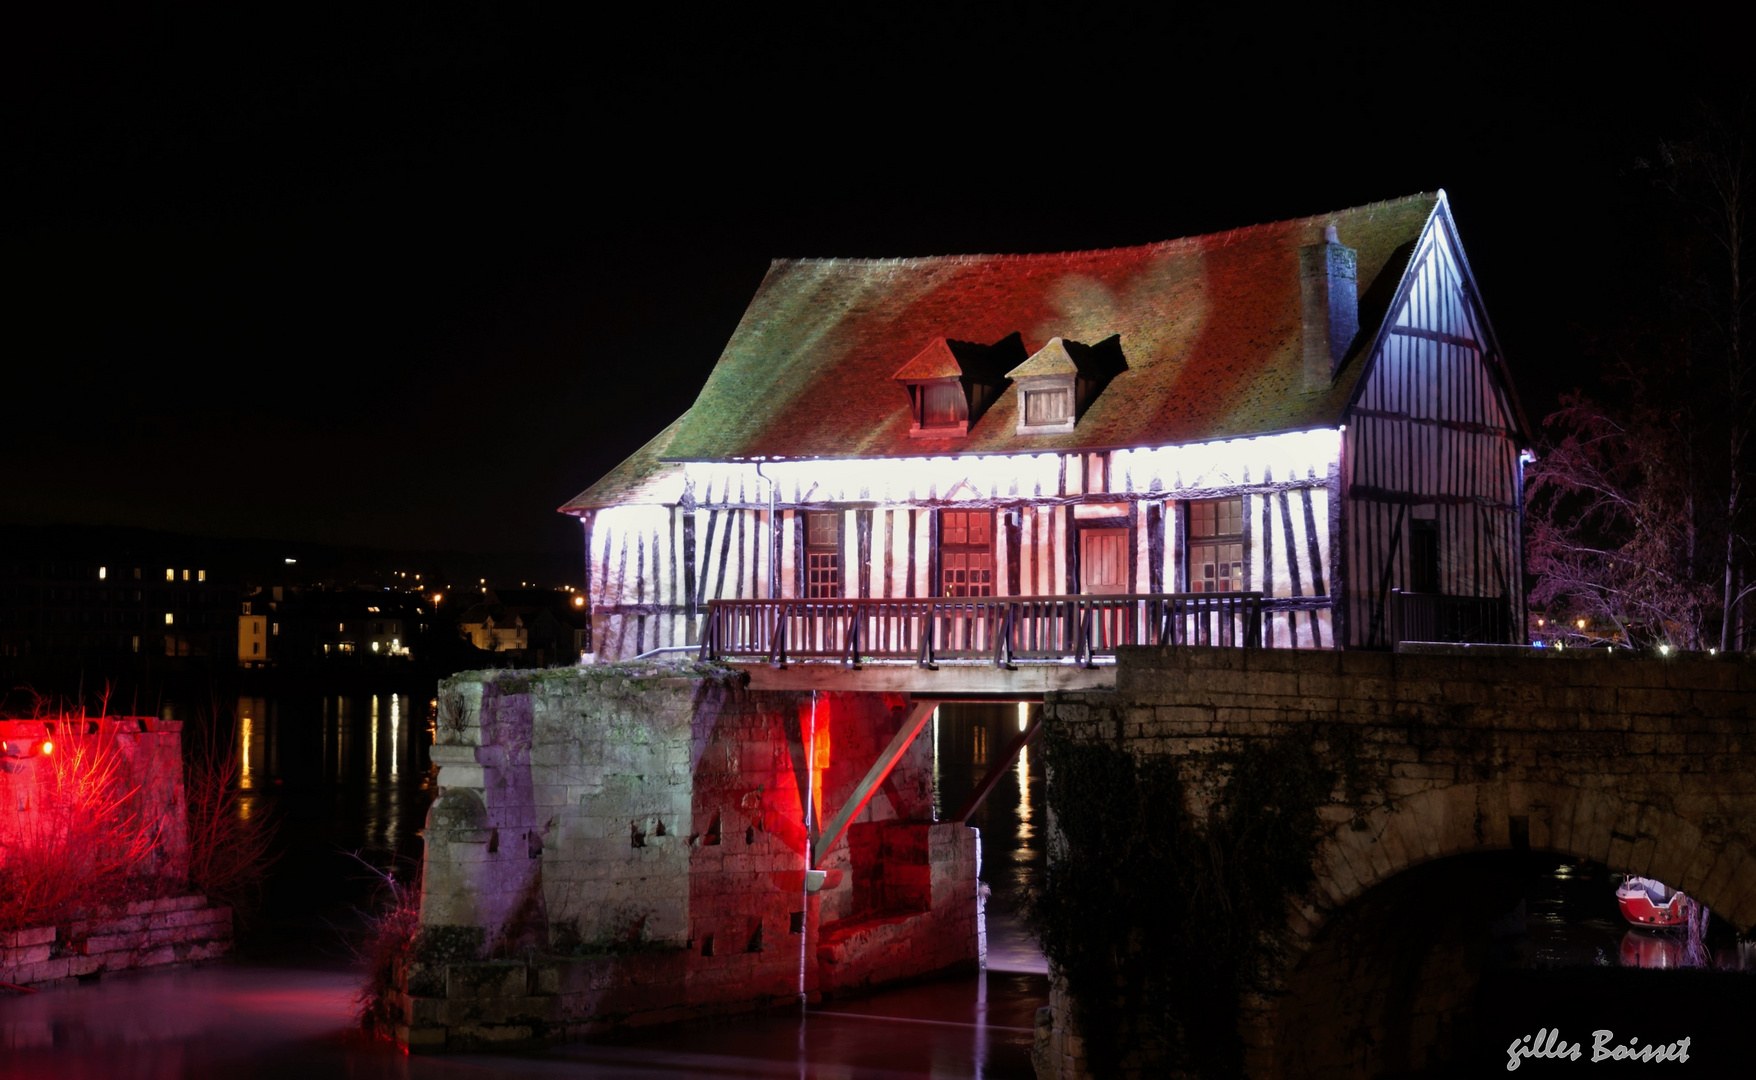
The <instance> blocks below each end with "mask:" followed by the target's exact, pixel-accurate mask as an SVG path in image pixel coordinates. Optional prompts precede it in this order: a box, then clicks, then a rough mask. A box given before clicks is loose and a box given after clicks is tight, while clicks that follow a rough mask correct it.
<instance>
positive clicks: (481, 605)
mask: <svg viewBox="0 0 1756 1080" xmlns="http://www.w3.org/2000/svg"><path fill="white" fill-rule="evenodd" d="M576 599H577V597H576V595H575V594H570V593H568V592H566V591H563V590H550V589H505V590H501V591H500V592H498V593H496V592H495V591H493V590H485V591H484V595H483V598H482V599H481V600H480V601H478V602H477V603H475V604H473V605H471V606H470V608H469V609H468V610H466V611H465V612H464V613H463V614H462V615H460V616H458V619H457V630H458V635H459V636H460V637H462V638H464V639H466V640H468V641H469V643H470V644H472V645H474V646H475V647H476V648H478V649H481V650H483V651H484V652H493V653H510V654H515V655H513V656H509V657H508V659H511V660H515V661H516V662H518V663H521V664H529V665H532V666H536V667H544V666H548V665H551V664H570V663H573V662H574V661H576V660H578V659H579V655H580V653H581V652H583V651H585V649H586V648H587V646H588V643H589V640H590V628H589V624H588V622H587V617H586V615H585V612H584V604H583V603H576V602H575V601H576Z"/></svg>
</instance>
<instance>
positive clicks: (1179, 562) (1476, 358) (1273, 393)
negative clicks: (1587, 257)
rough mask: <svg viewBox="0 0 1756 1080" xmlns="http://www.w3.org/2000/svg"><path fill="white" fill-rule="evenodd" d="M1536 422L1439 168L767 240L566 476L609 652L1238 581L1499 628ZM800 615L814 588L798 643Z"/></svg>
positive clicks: (1342, 607) (1389, 633)
mask: <svg viewBox="0 0 1756 1080" xmlns="http://www.w3.org/2000/svg"><path fill="white" fill-rule="evenodd" d="M1529 444H1530V439H1529V434H1528V426H1527V424H1526V423H1525V421H1524V420H1523V418H1522V415H1521V413H1520V410H1519V407H1518V405H1517V402H1516V400H1515V398H1514V395H1513V391H1512V386H1511V381H1510V379H1509V377H1508V375H1507V371H1506V368H1505V364H1504V361H1503V359H1502V356H1501V354H1500V350H1499V346H1498V344H1497V343H1496V341H1495V339H1494V334H1493V331H1492V328H1491V326H1490V324H1489V321H1488V318H1487V314H1486V312H1485V310H1484V309H1483V307H1482V304H1481V300H1480V296H1479V294H1478V293H1477V290H1476V287H1475V284H1474V280H1473V278H1472V276H1471V273H1470V269H1469V263H1468V260H1467V259H1466V258H1465V256H1464V253H1463V248H1462V246H1461V244H1460V243H1459V241H1458V236H1457V231H1456V228H1455V226H1454V224H1453V221H1452V217H1451V212H1450V209H1449V206H1448V203H1447V201H1446V199H1445V196H1444V194H1443V192H1441V193H1437V194H1431V195H1417V196H1412V197H1409V198H1405V199H1400V200H1395V201H1391V202H1386V203H1378V204H1374V205H1371V206H1364V207H1357V208H1354V209H1349V210H1343V211H1339V212H1335V213H1331V214H1324V215H1319V216H1316V217H1312V218H1306V219H1301V220H1297V221H1287V222H1279V223H1275V224H1269V225H1259V226H1253V227H1250V228H1245V229H1239V230H1235V231H1233V232H1228V233H1218V234H1213V235H1209V236H1199V237H1192V238H1186V239H1182V240H1173V241H1169V242H1166V243H1161V244H1152V245H1146V246H1142V247H1136V248H1121V249H1113V250H1108V251H1093V252H1075V253H1069V254H1057V255H1025V256H967V257H942V258H926V259H882V260H845V259H821V260H819V259H810V260H781V261H776V262H775V263H774V264H773V265H772V266H771V267H770V269H769V272H768V275H767V277H766V278H765V279H764V281H763V283H762V285H761V287H760V288H759V289H758V291H757V294H756V296H755V298H754V300H753V301H752V302H751V305H750V307H749V309H748V311H747V312H746V314H745V316H744V318H743V320H742V322H741V323H740V324H739V326H738V329H737V331H736V332H735V333H734V335H733V337H732V340H731V342H730V343H729V344H728V345H727V347H726V350H725V352H724V354H723V355H722V357H721V359H720V361H719V363H718V365H717V366H716V367H715V369H714V371H713V373H712V374H711V375H710V377H709V379H708V381H707V384H706V386H705V387H704V388H703V389H702V391H701V394H700V396H699V397H698V398H697V400H696V403H695V404H694V406H693V407H692V408H691V409H690V410H689V411H688V412H687V413H685V414H684V415H683V416H682V417H681V418H679V419H678V420H677V421H676V422H675V423H673V424H671V425H670V426H669V427H668V428H666V429H665V430H664V431H662V432H660V433H659V434H658V435H656V436H655V437H654V438H653V439H652V440H651V441H650V442H649V443H648V444H647V445H646V446H644V447H642V448H641V449H640V450H639V451H637V452H636V453H635V454H634V455H632V456H631V457H630V458H628V460H626V461H624V462H623V463H622V464H621V465H620V466H618V467H617V468H616V469H615V470H613V471H612V472H611V473H610V474H609V475H607V476H605V477H604V478H603V479H601V480H600V481H598V482H597V483H596V484H594V485H593V486H592V487H591V488H589V489H588V490H586V491H585V492H584V493H583V494H581V495H580V496H579V497H578V498H576V499H574V500H573V501H571V502H569V503H568V504H567V505H566V506H565V507H563V508H562V509H563V511H564V512H566V513H570V514H574V515H577V516H578V517H579V518H580V520H581V523H582V526H583V528H584V531H585V547H586V553H587V555H586V576H587V582H586V584H587V591H588V595H589V598H590V604H591V610H592V613H593V621H592V626H593V647H594V649H595V651H596V652H597V653H598V654H599V655H600V656H603V657H629V656H634V655H637V654H640V653H642V652H646V651H650V650H652V649H655V648H664V647H677V646H692V645H697V644H698V643H700V642H701V641H702V637H703V635H704V634H708V635H710V636H715V640H717V641H719V643H720V644H721V645H723V646H725V647H726V649H727V651H731V652H737V651H738V649H737V648H735V647H733V643H732V641H731V637H737V638H738V639H739V640H740V641H742V642H743V644H744V645H746V646H753V647H758V648H759V649H760V648H767V649H774V648H780V647H790V648H791V649H792V650H793V651H794V652H804V653H807V654H811V653H815V654H818V655H830V654H834V653H835V652H836V651H837V650H840V651H841V652H843V653H844V654H845V653H849V652H852V653H855V654H869V655H907V654H912V653H914V652H915V651H917V650H932V651H936V652H938V653H942V654H956V653H959V652H961V653H967V654H977V653H984V652H986V651H994V652H995V653H996V655H998V651H999V650H1001V649H1004V650H1005V651H1006V652H1007V654H1008V655H1017V656H1028V655H1061V654H1065V653H1066V652H1067V650H1068V649H1069V648H1070V647H1072V645H1073V643H1074V640H1075V639H1077V640H1078V642H1082V643H1084V646H1085V647H1086V648H1087V650H1088V652H1089V649H1090V645H1091V642H1092V641H1094V640H1100V639H1101V640H1103V641H1108V642H1112V643H1119V642H1125V641H1132V640H1146V639H1149V638H1151V637H1153V636H1154V634H1155V633H1158V634H1171V633H1175V634H1182V633H1183V632H1184V631H1185V630H1187V631H1188V632H1189V634H1190V635H1191V636H1190V637H1188V640H1206V639H1207V638H1205V637H1203V635H1204V634H1207V633H1209V632H1210V631H1211V632H1213V633H1219V631H1217V630H1213V629H1212V627H1213V626H1216V625H1217V623H1212V624H1203V625H1204V626H1206V627H1207V629H1201V630H1199V631H1198V630H1196V629H1195V624H1196V623H1197V622H1199V621H1200V620H1201V619H1203V618H1205V615H1204V614H1203V613H1210V612H1219V614H1220V617H1221V618H1222V620H1223V621H1227V622H1228V627H1229V625H1230V622H1229V621H1230V620H1232V619H1233V617H1234V616H1238V617H1240V618H1241V617H1243V616H1242V615H1240V612H1242V611H1243V610H1244V609H1241V608H1223V609H1221V608H1212V607H1211V604H1210V603H1209V601H1210V600H1211V601H1212V602H1213V603H1217V602H1219V600H1221V599H1223V598H1226V597H1232V596H1240V597H1254V598H1257V599H1255V600H1254V601H1252V602H1253V603H1254V604H1255V606H1254V607H1251V608H1249V612H1248V614H1249V617H1251V618H1254V619H1256V620H1257V622H1256V623H1255V624H1254V629H1253V631H1252V632H1253V633H1254V634H1256V635H1257V637H1258V639H1259V640H1260V641H1261V643H1262V644H1265V645H1280V646H1296V647H1312V648H1332V647H1338V646H1339V647H1362V648H1373V647H1385V646H1387V645H1389V644H1391V643H1393V642H1394V641H1396V640H1407V639H1449V640H1501V641H1507V640H1513V639H1514V637H1515V635H1516V634H1517V633H1518V632H1519V630H1518V628H1521V627H1522V626H1523V618H1522V608H1523V595H1522V588H1521V585H1522V582H1521V570H1520V566H1521V562H1520V550H1521V532H1520V518H1519V508H1520V505H1521V501H1522V500H1521V490H1520V488H1521V460H1522V454H1523V451H1524V450H1525V448H1526V447H1528V446H1529ZM1070 597H1092V598H1093V600H1092V602H1091V603H1090V604H1088V605H1086V606H1085V607H1081V608H1079V609H1078V612H1075V609H1074V607H1070V606H1068V603H1067V602H1065V601H1062V600H1058V599H1057V598H1070ZM1104 598H1118V599H1116V600H1114V601H1111V600H1107V599H1104ZM1154 598H1156V599H1154ZM715 601H720V602H721V603H719V604H715ZM778 602H786V603H784V604H783V603H778ZM855 602H858V603H855ZM928 604H931V605H933V606H931V607H927V606H923V605H928ZM911 605H912V606H911ZM1129 605H1132V606H1129ZM1203 605H1208V606H1203ZM710 612H712V613H713V614H711V615H710ZM764 612H767V614H766V615H765V614H763V613H764ZM948 612H949V613H951V614H952V615H955V616H956V617H955V618H953V619H950V620H949V621H947V618H948V617H947V613H948ZM1079 613H1083V614H1079ZM1075 614H1078V617H1079V618H1083V619H1085V620H1086V621H1085V622H1084V623H1082V624H1081V625H1079V626H1077V627H1075V626H1072V621H1076V620H1074V619H1073V617H1074V615H1075ZM788 616H790V617H791V618H793V619H795V620H797V619H798V618H800V617H801V616H804V617H807V618H808V619H814V620H816V622H815V623H813V624H812V625H811V626H806V627H803V628H801V627H800V626H799V625H797V624H796V623H795V627H794V629H793V630H791V631H789V632H790V633H791V634H792V635H793V640H792V641H791V644H790V646H788V645H786V643H784V642H778V641H775V640H771V639H773V638H774V637H775V636H776V635H777V634H779V633H780V627H781V620H782V619H783V617H788ZM836 620H841V621H840V623H839V624H838V625H839V626H840V629H839V630H832V629H828V628H826V621H827V622H829V623H833V622H835V621H836ZM933 620H937V621H938V625H939V627H940V629H938V630H937V631H934V635H935V636H932V637H931V640H926V641H923V640H921V633H922V630H921V627H922V625H923V624H924V622H927V621H933ZM984 620H986V621H984ZM1033 620H1034V621H1033ZM856 624H857V627H856ZM1173 624H1174V625H1175V627H1177V628H1178V629H1175V630H1173V629H1172V628H1173ZM1154 628H1156V629H1154ZM1230 633H1231V631H1230V629H1227V630H1226V631H1225V633H1224V634H1221V636H1222V637H1227V639H1228V640H1229V637H1228V635H1229V634H1230ZM823 634H828V635H831V636H835V635H839V636H836V637H835V643H834V644H833V647H830V646H828V645H826V644H825V641H827V639H825V640H824V641H819V642H817V644H818V646H820V647H817V648H812V647H811V643H810V641H808V640H805V639H808V638H811V637H812V636H813V635H823ZM728 635H730V636H729V637H728ZM1215 640H1218V639H1217V638H1216V639H1215Z"/></svg>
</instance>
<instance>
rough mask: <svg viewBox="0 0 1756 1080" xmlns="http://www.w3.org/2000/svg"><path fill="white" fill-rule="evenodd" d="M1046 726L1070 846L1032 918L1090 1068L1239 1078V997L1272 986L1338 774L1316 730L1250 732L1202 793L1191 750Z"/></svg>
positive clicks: (1058, 820) (1058, 808)
mask: <svg viewBox="0 0 1756 1080" xmlns="http://www.w3.org/2000/svg"><path fill="white" fill-rule="evenodd" d="M1048 734H1049V738H1048V744H1047V747H1046V752H1047V754H1046V756H1047V763H1048V768H1049V774H1050V778H1051V779H1050V783H1049V789H1048V798H1049V807H1050V809H1051V810H1052V811H1053V813H1054V819H1055V824H1056V827H1057V829H1058V830H1059V833H1060V840H1059V843H1058V845H1057V846H1056V847H1055V848H1054V849H1053V850H1052V851H1051V855H1050V861H1049V866H1048V872H1047V875H1046V877H1045V880H1044V885H1043V888H1042V889H1041V891H1040V892H1039V893H1038V894H1037V895H1036V896H1035V897H1034V899H1033V902H1032V905H1031V912H1030V915H1031V920H1032V922H1033V923H1034V928H1035V930H1036V931H1037V933H1038V934H1039V935H1040V938H1041V940H1042V943H1043V949H1044V951H1045V952H1046V953H1047V955H1048V957H1049V959H1050V961H1051V962H1052V963H1053V964H1054V966H1055V968H1056V970H1058V971H1059V972H1060V974H1061V976H1062V977H1063V978H1064V979H1065V980H1066V984H1067V989H1068V991H1069V993H1070V994H1071V996H1072V998H1073V1002H1074V1008H1075V1018H1076V1020H1077V1022H1078V1026H1079V1029H1080V1033H1081V1035H1082V1036H1083V1038H1084V1042H1085V1051H1086V1057H1087V1062H1088V1064H1089V1066H1090V1067H1091V1069H1092V1071H1093V1073H1094V1074H1096V1075H1098V1076H1110V1075H1116V1074H1118V1073H1120V1072H1121V1071H1122V1070H1123V1069H1124V1068H1129V1069H1138V1068H1142V1067H1145V1068H1148V1069H1163V1068H1169V1069H1172V1070H1178V1071H1187V1072H1190V1073H1194V1074H1197V1075H1201V1076H1230V1075H1237V1074H1238V1073H1239V1072H1240V1071H1241V1069H1242V1064H1243V1056H1242V1049H1243V1048H1242V1043H1241V1041H1240V1039H1239V1034H1238V1005H1239V996H1240V994H1242V993H1245V992H1248V991H1266V990H1269V989H1271V987H1272V983H1273V979H1274V973H1275V972H1276V971H1277V970H1278V962H1279V956H1280V945H1281V936H1282V933H1283V932H1284V928H1285V925H1286V919H1287V900H1288V898H1289V897H1290V896H1291V895H1294V894H1295V893H1297V892H1299V891H1300V890H1302V889H1303V888H1304V887H1305V886H1306V885H1307V884H1308V883H1309V882H1310V880H1311V877H1312V870H1311V862H1312V859H1313V857H1314V855H1315V852H1316V849H1317V844H1318V840H1319V836H1320V834H1321V821H1320V819H1319V817H1318V814H1317V809H1318V807H1319V806H1320V805H1322V804H1323V803H1325V802H1327V801H1328V800H1329V796H1330V793H1331V792H1332V790H1333V789H1334V787H1335V781H1336V776H1335V775H1334V773H1332V772H1330V771H1329V770H1327V769H1325V768H1324V767H1323V766H1322V764H1321V762H1320V760H1319V758H1318V755H1317V753H1316V751H1315V749H1314V748H1313V746H1312V741H1311V739H1310V738H1289V739H1281V740H1274V741H1269V740H1250V741H1247V742H1245V743H1243V744H1242V745H1241V746H1240V747H1239V748H1237V749H1235V750H1232V751H1229V752H1225V753H1216V754H1214V755H1212V756H1211V758H1209V760H1208V762H1207V764H1209V765H1211V766H1214V767H1213V768H1211V769H1209V770H1205V771H1206V773H1207V775H1209V776H1218V777H1222V778H1223V779H1221V780H1220V782H1219V784H1218V786H1217V788H1215V789H1213V790H1191V789H1190V788H1189V786H1188V785H1187V784H1185V782H1184V779H1183V776H1182V775H1181V773H1180V772H1179V767H1178V762H1179V760H1181V761H1188V760H1189V759H1187V758H1184V759H1173V758H1167V757H1157V756H1150V757H1144V758H1137V757H1135V756H1134V755H1133V754H1130V753H1129V752H1128V751H1126V750H1125V749H1121V748H1118V747H1116V746H1114V745H1109V744H1099V743H1082V742H1076V741H1073V740H1071V739H1068V738H1067V737H1066V736H1065V735H1064V734H1062V733H1059V732H1056V731H1055V730H1053V729H1051V730H1050V732H1049V733H1048ZM1192 806H1194V807H1202V806H1205V812H1204V813H1200V814H1197V813H1195V812H1192V809H1191V808H1192Z"/></svg>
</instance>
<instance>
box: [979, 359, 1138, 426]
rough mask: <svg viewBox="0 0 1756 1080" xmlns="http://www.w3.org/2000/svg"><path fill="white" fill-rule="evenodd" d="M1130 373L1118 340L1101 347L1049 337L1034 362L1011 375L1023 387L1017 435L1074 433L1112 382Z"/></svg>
mask: <svg viewBox="0 0 1756 1080" xmlns="http://www.w3.org/2000/svg"><path fill="white" fill-rule="evenodd" d="M1127 368H1128V364H1127V363H1126V361H1124V360H1123V358H1122V339H1121V337H1120V336H1118V335H1111V336H1110V337H1108V338H1106V339H1104V340H1103V341H1100V342H1098V343H1097V344H1096V345H1084V344H1081V343H1080V342H1077V341H1068V340H1067V339H1065V338H1050V339H1049V343H1048V344H1047V345H1044V346H1043V347H1042V348H1040V349H1038V350H1037V351H1036V353H1035V354H1034V355H1032V356H1031V358H1030V359H1029V360H1026V361H1025V362H1024V363H1022V364H1020V365H1019V366H1018V367H1015V368H1013V369H1012V370H1011V371H1009V372H1007V373H1006V375H1007V377H1008V378H1010V379H1012V380H1013V381H1014V382H1016V383H1017V384H1018V427H1017V433H1018V434H1020V435H1061V434H1067V433H1069V432H1071V431H1072V430H1073V428H1074V425H1076V424H1077V423H1078V422H1079V418H1080V417H1081V416H1083V415H1084V414H1085V410H1086V409H1087V408H1088V407H1089V406H1090V405H1091V403H1092V401H1093V400H1094V399H1095V398H1096V397H1097V396H1098V395H1099V394H1100V393H1102V392H1103V389H1104V387H1105V386H1108V385H1109V382H1110V380H1111V379H1113V378H1115V377H1116V376H1117V375H1119V374H1120V373H1122V372H1123V371H1126V370H1127Z"/></svg>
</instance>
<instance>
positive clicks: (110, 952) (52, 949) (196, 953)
mask: <svg viewBox="0 0 1756 1080" xmlns="http://www.w3.org/2000/svg"><path fill="white" fill-rule="evenodd" d="M231 949H232V909H231V908H228V907H220V906H217V905H214V904H211V903H209V902H208V899H207V897H205V896H200V895H195V894H191V895H187V896H171V897H165V898H163V899H159V900H141V901H138V902H136V903H132V904H128V905H126V906H124V907H123V908H121V909H120V910H119V911H116V912H113V913H111V914H109V915H107V916H105V917H102V918H95V919H86V920H80V921H76V922H72V923H69V924H67V925H63V926H59V927H56V926H41V927H34V928H30V929H24V930H12V931H6V932H0V983H12V984H13V985H15V986H28V987H31V988H32V989H46V988H50V987H54V986H60V985H66V984H70V983H72V982H73V981H74V980H76V979H80V978H89V977H92V976H95V975H102V974H105V973H108V972H118V971H130V970H133V969H136V968H149V967H160V966H163V965H166V964H184V963H192V962H194V961H198V960H213V959H216V958H218V957H221V956H224V955H225V954H226V953H228V952H230V951H231Z"/></svg>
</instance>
